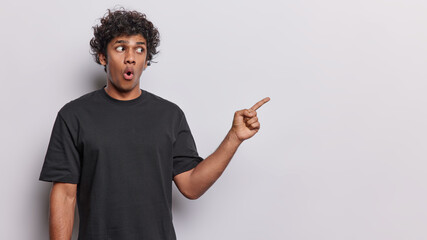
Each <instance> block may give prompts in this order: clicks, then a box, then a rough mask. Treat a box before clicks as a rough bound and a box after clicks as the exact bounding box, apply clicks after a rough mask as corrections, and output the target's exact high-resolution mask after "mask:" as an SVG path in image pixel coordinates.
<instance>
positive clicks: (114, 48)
mask: <svg viewBox="0 0 427 240" xmlns="http://www.w3.org/2000/svg"><path fill="white" fill-rule="evenodd" d="M146 60H147V41H146V40H145V38H144V37H143V36H142V35H141V34H138V35H132V36H118V37H115V38H113V39H112V40H111V41H110V42H109V43H108V45H107V56H104V55H103V54H99V61H100V62H101V64H102V65H106V67H107V77H108V80H109V81H110V82H111V83H112V84H113V85H114V86H115V87H116V89H118V90H120V91H130V90H132V89H133V88H134V87H135V86H139V79H140V77H141V74H142V71H144V69H145V68H146V67H147V61H146Z"/></svg>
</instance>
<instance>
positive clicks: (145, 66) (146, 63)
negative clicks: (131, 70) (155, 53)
mask: <svg viewBox="0 0 427 240" xmlns="http://www.w3.org/2000/svg"><path fill="white" fill-rule="evenodd" d="M148 63H149V61H146V62H145V64H144V67H143V69H142V70H145V69H147V66H148Z"/></svg>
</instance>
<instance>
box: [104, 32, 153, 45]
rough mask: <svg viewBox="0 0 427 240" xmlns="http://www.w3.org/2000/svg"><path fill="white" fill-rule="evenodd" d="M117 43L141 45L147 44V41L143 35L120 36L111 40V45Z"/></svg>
mask: <svg viewBox="0 0 427 240" xmlns="http://www.w3.org/2000/svg"><path fill="white" fill-rule="evenodd" d="M117 42H120V43H125V44H137V43H138V44H140V43H144V44H146V43H147V41H146V40H145V38H144V37H143V36H142V35H141V34H137V35H120V36H117V37H115V38H113V39H111V41H110V44H115V43H117Z"/></svg>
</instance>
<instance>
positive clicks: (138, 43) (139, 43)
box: [114, 40, 145, 45]
mask: <svg viewBox="0 0 427 240" xmlns="http://www.w3.org/2000/svg"><path fill="white" fill-rule="evenodd" d="M116 43H129V41H125V40H117V41H116V42H115V43H114V44H116ZM136 44H137V45H145V42H136Z"/></svg>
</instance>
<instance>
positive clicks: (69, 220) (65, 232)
mask: <svg viewBox="0 0 427 240" xmlns="http://www.w3.org/2000/svg"><path fill="white" fill-rule="evenodd" d="M75 205H76V198H75V197H67V196H64V195H61V194H57V193H56V192H55V190H54V189H52V193H51V196H50V214H49V235H50V240H70V239H71V235H72V232H73V224H74V211H75Z"/></svg>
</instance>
